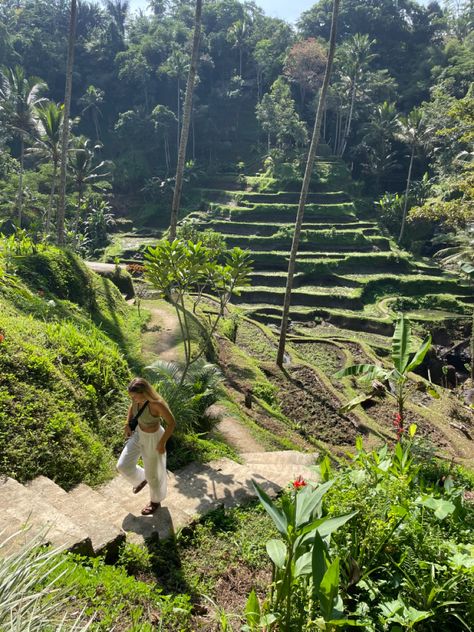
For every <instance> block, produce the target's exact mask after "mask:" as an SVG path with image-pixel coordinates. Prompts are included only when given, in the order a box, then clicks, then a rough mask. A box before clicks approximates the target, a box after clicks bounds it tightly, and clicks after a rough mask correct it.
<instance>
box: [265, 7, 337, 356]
mask: <svg viewBox="0 0 474 632" xmlns="http://www.w3.org/2000/svg"><path fill="white" fill-rule="evenodd" d="M339 4H340V0H333V3H332V21H331V34H330V36H329V51H328V60H327V63H326V72H325V73H324V79H323V85H322V87H321V91H320V93H319V101H318V110H317V113H316V120H315V121H314V128H313V136H312V138H311V145H310V148H309V152H308V159H307V161H306V169H305V173H304V178H303V183H302V185H301V194H300V201H299V204H298V213H297V215H296V223H295V232H294V234H293V243H292V244H291V252H290V260H289V263H288V276H287V280H286V290H285V299H284V303H283V314H282V318H281V330H280V341H279V344H278V353H277V360H276V361H277V364H278V366H280V367H281V366H283V358H284V355H285V346H286V330H287V327H288V316H289V313H290V302H291V291H292V289H293V277H294V274H295V265H296V255H297V254H298V246H299V242H300V233H301V226H302V224H303V217H304V209H305V204H306V198H307V195H308V190H309V184H310V182H311V175H312V173H313V167H314V161H315V158H316V149H317V147H318V143H319V136H320V131H321V121H322V118H323V112H324V108H325V105H326V95H327V92H328V87H329V80H330V78H331V71H332V65H333V61H334V53H335V51H336V31H337V17H338V15H339Z"/></svg>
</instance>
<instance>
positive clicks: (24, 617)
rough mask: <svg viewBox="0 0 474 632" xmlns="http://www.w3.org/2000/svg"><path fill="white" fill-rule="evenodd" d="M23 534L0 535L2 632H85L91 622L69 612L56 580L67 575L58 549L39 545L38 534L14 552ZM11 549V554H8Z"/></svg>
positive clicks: (79, 613) (0, 627) (0, 614)
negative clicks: (4, 536)
mask: <svg viewBox="0 0 474 632" xmlns="http://www.w3.org/2000/svg"><path fill="white" fill-rule="evenodd" d="M21 535H24V532H17V533H15V534H13V535H12V536H10V537H8V538H2V534H0V540H2V541H1V544H0V630H2V632H49V631H50V632H53V631H54V632H61V631H64V632H66V631H68V632H72V631H74V632H85V630H88V629H89V628H90V625H91V623H92V619H90V620H86V618H85V617H84V613H83V612H82V611H80V612H77V611H73V610H71V607H70V606H68V598H69V595H68V593H67V590H66V589H65V588H59V587H58V586H57V583H58V580H59V579H60V578H62V577H63V576H64V575H65V574H66V573H67V572H68V571H67V568H66V565H65V560H64V558H63V557H62V555H61V552H60V551H59V550H58V549H50V548H47V547H45V546H42V545H41V542H42V538H43V536H44V534H43V535H42V534H39V535H37V536H35V537H33V538H31V539H29V540H27V541H26V543H25V544H24V545H23V546H21V547H20V548H16V547H15V548H13V547H14V545H15V544H16V543H17V542H18V539H19V538H20V536H21ZM12 548H13V552H10V553H8V551H11V550H12Z"/></svg>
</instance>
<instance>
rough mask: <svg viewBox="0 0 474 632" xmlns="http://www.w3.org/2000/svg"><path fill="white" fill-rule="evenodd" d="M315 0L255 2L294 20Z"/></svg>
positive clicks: (142, 0) (141, 2)
mask: <svg viewBox="0 0 474 632" xmlns="http://www.w3.org/2000/svg"><path fill="white" fill-rule="evenodd" d="M315 1H316V0H291V2H289V1H288V0H256V2H255V4H257V5H258V6H260V7H262V9H263V10H264V11H265V13H266V14H267V15H269V16H271V17H276V18H283V19H284V20H287V21H288V22H296V20H297V19H298V18H299V17H300V15H301V13H302V12H303V11H306V10H307V9H310V8H311V7H312V6H313V4H315ZM147 3H148V0H130V6H131V8H132V9H140V8H141V9H145V8H146V6H147Z"/></svg>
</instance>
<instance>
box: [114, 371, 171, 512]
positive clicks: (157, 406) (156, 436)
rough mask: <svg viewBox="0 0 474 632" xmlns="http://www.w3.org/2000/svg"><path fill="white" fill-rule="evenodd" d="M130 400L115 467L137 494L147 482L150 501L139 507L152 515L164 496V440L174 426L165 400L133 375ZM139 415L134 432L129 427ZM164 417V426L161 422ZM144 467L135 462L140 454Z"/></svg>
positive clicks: (150, 386) (168, 436)
mask: <svg viewBox="0 0 474 632" xmlns="http://www.w3.org/2000/svg"><path fill="white" fill-rule="evenodd" d="M128 394H129V395H130V397H131V399H132V403H131V405H130V407H129V409H128V417H127V423H126V425H125V435H126V436H127V437H129V439H128V441H127V443H126V445H125V447H124V449H123V450H122V454H121V455H120V458H119V460H118V462H117V470H118V471H119V472H120V473H121V474H123V475H124V476H125V477H126V478H127V479H128V480H129V481H130V482H131V483H132V485H133V486H134V487H133V492H134V493H135V494H137V493H138V492H139V491H140V490H142V489H143V488H144V487H145V485H146V484H147V483H148V485H149V487H150V502H149V503H148V505H147V506H146V507H144V508H143V509H142V515H144V516H149V515H151V514H153V513H154V512H155V511H156V510H157V509H158V507H159V506H160V503H161V501H162V500H163V499H164V498H165V496H166V483H167V481H166V442H167V441H168V439H169V438H170V437H171V435H172V434H173V431H174V429H175V426H176V422H175V420H174V417H173V415H172V413H171V411H170V409H169V408H168V405H167V404H166V402H165V400H164V399H163V398H162V397H160V395H158V393H157V392H156V391H155V389H154V388H153V386H152V385H151V384H150V383H149V382H147V381H146V380H144V379H143V378H141V377H136V378H134V379H133V380H132V381H131V382H130V384H129V385H128ZM137 415H138V426H137V428H136V430H135V431H132V429H131V428H130V426H129V422H130V421H131V420H132V418H133V417H136V416H137ZM163 419H164V420H165V422H166V429H165V428H163V426H162V425H161V421H162V420H163ZM140 456H141V457H142V459H143V465H144V467H145V469H143V468H142V467H139V466H138V465H137V463H138V459H139V457H140Z"/></svg>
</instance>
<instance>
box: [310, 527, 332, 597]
mask: <svg viewBox="0 0 474 632" xmlns="http://www.w3.org/2000/svg"><path fill="white" fill-rule="evenodd" d="M327 567H328V560H327V547H326V545H325V544H324V542H323V540H322V538H321V536H320V535H319V533H318V532H316V535H315V537H314V542H313V550H312V573H313V586H314V589H315V590H316V591H318V590H319V585H320V584H321V580H322V578H323V577H324V573H325V572H326V570H327Z"/></svg>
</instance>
